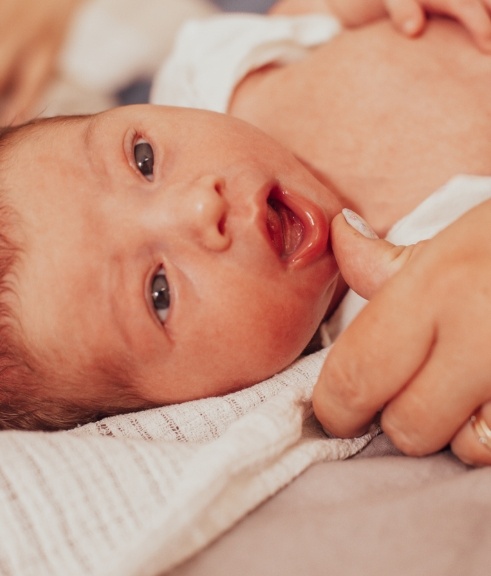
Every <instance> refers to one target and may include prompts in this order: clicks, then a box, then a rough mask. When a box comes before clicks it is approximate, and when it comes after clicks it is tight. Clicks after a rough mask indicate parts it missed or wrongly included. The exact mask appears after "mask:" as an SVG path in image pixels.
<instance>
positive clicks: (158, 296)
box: [151, 268, 170, 322]
mask: <svg viewBox="0 0 491 576" xmlns="http://www.w3.org/2000/svg"><path fill="white" fill-rule="evenodd" d="M151 291H152V303H153V307H154V308H155V311H156V312H157V316H158V317H159V319H160V321H161V322H165V321H166V320H167V315H168V314H169V308H170V288H169V283H168V282H167V277H166V275H165V272H164V269H163V268H160V270H159V271H158V272H157V274H155V276H154V277H153V279H152V285H151Z"/></svg>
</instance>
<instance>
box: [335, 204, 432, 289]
mask: <svg viewBox="0 0 491 576" xmlns="http://www.w3.org/2000/svg"><path fill="white" fill-rule="evenodd" d="M331 243H332V247H333V252H334V255H335V257H336V261H337V263H338V266H339V270H340V272H341V275H342V276H343V278H344V279H345V280H346V282H347V283H348V285H349V287H350V288H352V289H353V290H354V291H355V292H356V293H357V294H359V295H360V296H361V297H362V298H366V299H368V300H369V299H370V298H372V296H373V295H374V294H375V292H376V291H377V290H379V289H380V288H381V287H382V286H383V284H384V283H385V282H386V281H387V280H388V279H389V278H390V277H391V276H393V275H394V274H395V273H396V272H398V271H399V270H400V269H401V268H403V267H404V265H405V264H407V263H408V262H409V260H410V259H411V257H412V256H413V255H414V254H416V253H417V252H418V251H420V250H421V248H422V247H423V245H424V244H425V242H424V241H423V242H419V243H418V244H415V245H412V246H395V245H394V244H391V243H390V242H387V241H386V240H382V239H379V238H378V237H377V235H376V234H375V232H374V231H373V230H372V229H371V228H370V226H369V225H368V223H367V222H365V220H363V219H362V218H361V217H360V216H359V215H358V214H356V213H355V212H353V211H352V210H348V209H346V208H345V209H344V210H343V211H342V213H341V214H338V215H336V216H335V217H334V219H333V221H332V224H331Z"/></svg>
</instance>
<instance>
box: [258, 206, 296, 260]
mask: <svg viewBox="0 0 491 576" xmlns="http://www.w3.org/2000/svg"><path fill="white" fill-rule="evenodd" d="M266 225H267V228H268V233H269V236H270V238H271V240H272V242H273V246H274V247H275V249H276V250H277V252H278V254H279V256H280V258H282V259H288V258H289V257H290V256H291V255H292V254H294V253H295V252H296V250H297V249H298V247H299V246H300V244H301V243H302V240H303V235H304V226H303V224H302V221H301V220H300V218H299V217H298V216H297V215H296V214H295V213H294V212H293V211H292V210H290V208H288V206H286V205H285V204H284V203H283V202H282V201H281V200H280V199H279V198H278V197H277V196H276V195H270V197H269V198H268V211H267V218H266Z"/></svg>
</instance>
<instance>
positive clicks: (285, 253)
mask: <svg viewBox="0 0 491 576" xmlns="http://www.w3.org/2000/svg"><path fill="white" fill-rule="evenodd" d="M266 229H267V233H268V236H269V238H270V241H271V243H272V245H273V248H274V249H275V251H276V253H277V254H278V255H279V257H280V259H281V260H283V261H284V262H286V263H288V264H291V265H295V266H298V265H300V266H305V265H307V264H310V263H311V262H313V261H314V260H316V259H317V258H319V257H320V256H322V255H323V254H325V253H326V251H327V246H328V238H329V227H328V223H327V219H326V216H325V214H324V212H323V210H322V209H321V208H320V207H318V206H317V205H315V204H313V203H311V202H310V201H308V200H306V199H305V198H303V197H301V196H296V195H293V194H290V193H289V192H287V191H286V190H283V189H282V188H280V187H279V186H273V187H272V188H271V190H270V191H269V194H268V197H267V210H266Z"/></svg>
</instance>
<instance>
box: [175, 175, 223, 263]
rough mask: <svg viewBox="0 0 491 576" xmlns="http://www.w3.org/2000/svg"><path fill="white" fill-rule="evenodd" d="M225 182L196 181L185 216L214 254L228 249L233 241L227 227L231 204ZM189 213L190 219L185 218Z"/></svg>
mask: <svg viewBox="0 0 491 576" xmlns="http://www.w3.org/2000/svg"><path fill="white" fill-rule="evenodd" d="M223 189H224V182H223V181H222V180H221V179H219V178H216V177H214V176H203V177H201V178H199V179H198V180H196V181H195V182H193V183H192V184H191V186H190V189H189V190H188V193H187V194H186V201H185V206H187V208H188V210H185V211H184V217H185V218H186V220H187V223H188V225H189V226H190V227H191V230H192V232H193V233H195V234H196V235H197V239H198V242H200V243H201V244H202V245H203V246H204V247H205V248H207V249H209V250H214V251H218V252H220V251H222V250H226V249H227V248H228V247H229V245H230V242H231V238H230V234H229V230H228V228H227V215H228V210H229V205H228V202H227V201H226V200H225V198H224V197H223ZM186 212H187V216H186Z"/></svg>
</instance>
